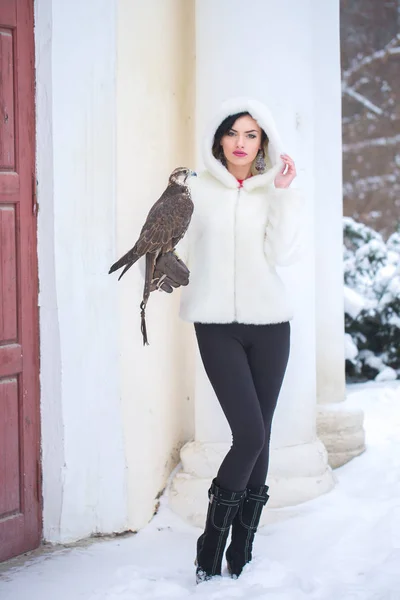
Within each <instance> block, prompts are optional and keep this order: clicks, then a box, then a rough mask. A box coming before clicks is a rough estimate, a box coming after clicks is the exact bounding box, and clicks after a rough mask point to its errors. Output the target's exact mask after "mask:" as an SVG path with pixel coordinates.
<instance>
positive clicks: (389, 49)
mask: <svg viewBox="0 0 400 600" xmlns="http://www.w3.org/2000/svg"><path fill="white" fill-rule="evenodd" d="M398 43H400V33H398V34H397V35H396V37H394V38H393V39H392V40H390V42H389V43H388V44H386V46H384V47H383V48H382V50H377V51H376V52H373V53H372V54H370V55H369V56H364V57H363V58H362V59H361V60H356V61H354V62H353V64H352V66H351V67H350V68H349V69H347V71H343V74H342V76H343V80H344V81H348V80H349V78H350V77H351V76H352V75H353V74H354V73H356V72H357V71H359V70H360V69H361V68H362V67H364V66H365V65H369V64H371V63H372V62H374V61H375V60H380V59H383V58H385V57H386V56H388V55H390V54H398V53H399V52H400V46H397V44H398Z"/></svg>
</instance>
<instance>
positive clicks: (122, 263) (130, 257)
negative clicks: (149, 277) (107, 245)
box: [108, 250, 140, 280]
mask: <svg viewBox="0 0 400 600" xmlns="http://www.w3.org/2000/svg"><path fill="white" fill-rule="evenodd" d="M139 258H140V254H137V253H136V252H132V250H130V251H129V252H127V253H126V254H124V256H121V258H120V259H119V260H117V261H116V262H115V263H114V264H113V265H111V267H110V270H109V271H108V273H109V274H110V273H114V271H118V269H120V268H121V267H125V269H124V270H123V271H122V273H121V275H120V276H119V277H118V280H120V279H121V277H122V275H123V274H124V273H126V271H127V270H128V269H130V268H131V266H132V265H134V264H135V262H136V261H138V260H139Z"/></svg>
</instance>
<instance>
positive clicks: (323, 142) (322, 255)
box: [314, 1, 365, 467]
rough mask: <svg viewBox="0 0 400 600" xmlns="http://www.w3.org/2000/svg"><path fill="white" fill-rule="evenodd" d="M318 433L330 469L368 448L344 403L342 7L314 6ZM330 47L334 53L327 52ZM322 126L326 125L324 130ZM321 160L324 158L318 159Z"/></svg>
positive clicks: (358, 415) (359, 420)
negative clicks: (323, 445)
mask: <svg viewBox="0 0 400 600" xmlns="http://www.w3.org/2000/svg"><path fill="white" fill-rule="evenodd" d="M314 23H315V26H314V45H315V52H314V72H315V78H316V81H318V85H317V86H315V94H314V117H315V123H316V127H315V133H314V136H315V148H316V159H315V164H316V165H317V168H316V169H315V172H314V186H315V198H316V202H315V219H316V227H315V245H316V336H317V337H316V342H317V399H318V413H317V432H318V435H319V437H320V438H321V440H322V441H323V442H324V444H325V446H326V448H327V450H328V454H329V464H330V465H331V466H332V467H338V466H341V465H343V464H344V463H346V462H348V461H349V460H350V459H351V458H353V457H354V456H358V455H359V454H361V452H363V451H364V449H365V439H364V438H365V436H364V430H363V412H362V411H361V410H355V409H351V410H350V409H349V408H348V407H347V406H346V403H345V402H344V400H345V396H346V387H345V366H344V365H345V357H344V306H343V261H342V255H343V251H342V248H343V226H342V221H343V219H342V217H343V194H342V129H341V128H342V124H341V105H342V96H341V85H340V80H341V76H340V27H339V25H340V23H339V3H338V2H336V1H333V2H324V3H323V2H317V3H315V6H314ZM321 48H323V49H324V51H323V52H321ZM326 48H330V51H329V52H326V51H325V49H326ZM321 125H322V126H321ZM318 157H319V159H318Z"/></svg>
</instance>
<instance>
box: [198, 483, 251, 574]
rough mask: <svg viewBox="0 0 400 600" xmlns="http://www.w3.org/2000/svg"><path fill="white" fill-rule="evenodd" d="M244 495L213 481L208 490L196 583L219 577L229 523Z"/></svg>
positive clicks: (199, 540) (199, 544)
mask: <svg viewBox="0 0 400 600" xmlns="http://www.w3.org/2000/svg"><path fill="white" fill-rule="evenodd" d="M244 494H245V491H242V492H231V491H229V490H224V489H222V488H221V487H219V486H218V485H217V484H216V482H215V479H214V481H213V482H212V484H211V487H210V489H209V490H208V497H209V504H208V511H207V519H206V525H205V529H204V533H202V534H201V536H200V537H199V539H198V540H197V558H196V562H195V564H196V565H197V568H196V582H197V583H200V582H201V581H206V580H208V579H211V577H213V576H214V575H221V562H222V557H223V555H224V550H225V545H226V540H227V538H228V534H229V529H230V527H231V524H232V521H233V519H234V518H235V515H236V513H237V511H238V509H239V505H240V502H241V500H242V498H243V496H244Z"/></svg>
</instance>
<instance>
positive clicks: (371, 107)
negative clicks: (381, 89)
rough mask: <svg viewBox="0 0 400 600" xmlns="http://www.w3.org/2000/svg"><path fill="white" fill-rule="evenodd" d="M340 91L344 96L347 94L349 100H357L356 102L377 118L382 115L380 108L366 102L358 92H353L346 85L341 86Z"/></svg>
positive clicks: (366, 99) (368, 101)
mask: <svg viewBox="0 0 400 600" xmlns="http://www.w3.org/2000/svg"><path fill="white" fill-rule="evenodd" d="M342 91H343V93H344V94H347V95H348V96H350V97H351V98H354V100H358V102H360V103H361V104H363V105H364V106H365V107H366V108H368V110H370V111H372V112H374V113H375V114H377V115H379V116H382V115H383V110H382V109H381V108H379V106H376V105H375V104H373V103H372V102H371V101H370V100H368V98H366V97H365V96H362V95H361V94H359V93H358V92H356V91H355V90H353V88H351V87H348V86H347V85H346V84H343V86H342Z"/></svg>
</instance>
